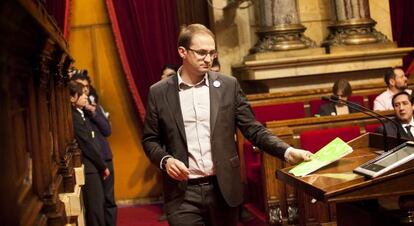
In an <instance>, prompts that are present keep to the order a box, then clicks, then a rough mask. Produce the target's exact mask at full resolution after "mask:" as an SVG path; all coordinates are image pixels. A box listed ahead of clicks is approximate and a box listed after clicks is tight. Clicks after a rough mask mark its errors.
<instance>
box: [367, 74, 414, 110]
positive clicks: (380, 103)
mask: <svg viewBox="0 0 414 226" xmlns="http://www.w3.org/2000/svg"><path fill="white" fill-rule="evenodd" d="M384 81H385V83H386V84H387V86H388V88H387V90H385V91H384V92H383V93H381V94H380V95H378V96H377V98H375V100H374V110H375V111H385V110H392V109H393V106H392V103H391V99H392V97H393V96H394V95H395V94H397V93H399V92H401V91H406V92H407V93H408V94H410V95H411V90H410V89H407V77H405V74H404V71H403V70H402V69H401V68H391V69H389V70H387V71H386V72H385V75H384Z"/></svg>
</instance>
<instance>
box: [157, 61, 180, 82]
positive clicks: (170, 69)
mask: <svg viewBox="0 0 414 226" xmlns="http://www.w3.org/2000/svg"><path fill="white" fill-rule="evenodd" d="M175 74H177V66H175V65H173V64H166V65H164V66H163V67H162V69H161V80H163V79H165V78H168V77H170V76H171V75H175Z"/></svg>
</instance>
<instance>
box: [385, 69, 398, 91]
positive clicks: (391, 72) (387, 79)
mask: <svg viewBox="0 0 414 226" xmlns="http://www.w3.org/2000/svg"><path fill="white" fill-rule="evenodd" d="M397 69H401V70H402V68H400V67H393V68H388V69H387V70H386V71H385V74H384V82H385V84H387V86H389V85H390V80H391V79H395V70H397Z"/></svg>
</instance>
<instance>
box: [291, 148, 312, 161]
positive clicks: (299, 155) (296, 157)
mask: <svg viewBox="0 0 414 226" xmlns="http://www.w3.org/2000/svg"><path fill="white" fill-rule="evenodd" d="M312 155H313V154H312V152H310V151H305V150H302V149H297V148H289V149H288V150H287V154H286V156H285V159H286V161H287V162H288V163H289V164H296V163H299V162H302V161H310V160H311V159H310V157H311V156H312Z"/></svg>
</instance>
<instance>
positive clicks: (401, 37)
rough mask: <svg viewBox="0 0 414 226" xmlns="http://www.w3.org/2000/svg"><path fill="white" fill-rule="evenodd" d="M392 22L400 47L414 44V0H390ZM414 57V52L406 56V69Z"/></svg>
mask: <svg viewBox="0 0 414 226" xmlns="http://www.w3.org/2000/svg"><path fill="white" fill-rule="evenodd" d="M389 3H390V14H391V24H392V36H393V38H394V41H396V42H397V43H398V46H399V47H412V46H414V1H412V0H389ZM413 59H414V52H411V53H410V54H409V55H408V56H406V57H404V64H403V67H404V69H405V70H406V69H407V68H408V66H409V65H410V63H411V62H412V61H413Z"/></svg>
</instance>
